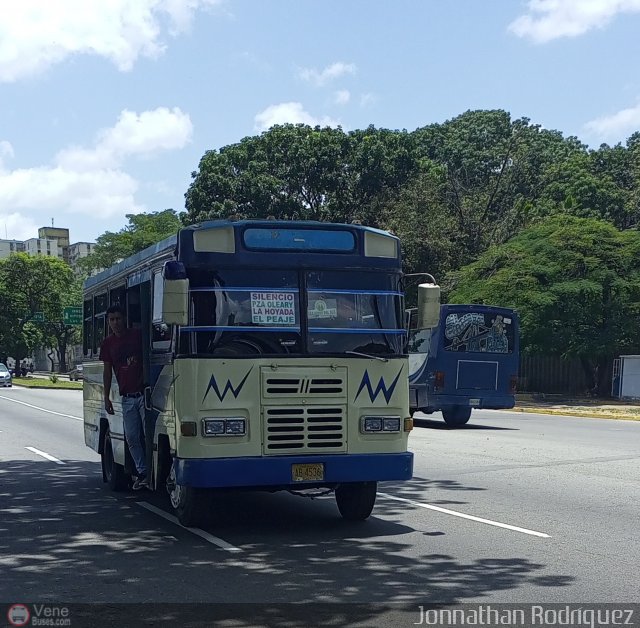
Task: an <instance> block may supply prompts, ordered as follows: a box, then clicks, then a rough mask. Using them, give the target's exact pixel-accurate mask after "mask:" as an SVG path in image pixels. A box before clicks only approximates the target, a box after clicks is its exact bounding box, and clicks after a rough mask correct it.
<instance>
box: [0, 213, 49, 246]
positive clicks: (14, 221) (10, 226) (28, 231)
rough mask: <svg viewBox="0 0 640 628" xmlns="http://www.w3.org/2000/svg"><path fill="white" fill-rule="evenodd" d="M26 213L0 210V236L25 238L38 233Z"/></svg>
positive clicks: (10, 238)
mask: <svg viewBox="0 0 640 628" xmlns="http://www.w3.org/2000/svg"><path fill="white" fill-rule="evenodd" d="M41 226H42V225H41V224H39V223H38V224H36V223H35V222H34V221H33V220H32V219H31V218H30V217H29V216H28V215H24V214H20V213H19V212H12V213H3V212H1V211H0V238H8V239H9V240H27V239H29V238H34V237H35V236H36V234H37V233H38V227H41Z"/></svg>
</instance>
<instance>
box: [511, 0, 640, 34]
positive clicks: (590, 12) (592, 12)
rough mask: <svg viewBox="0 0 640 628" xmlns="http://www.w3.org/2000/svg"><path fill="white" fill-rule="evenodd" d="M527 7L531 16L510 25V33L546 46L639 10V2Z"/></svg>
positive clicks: (566, 1)
mask: <svg viewBox="0 0 640 628" xmlns="http://www.w3.org/2000/svg"><path fill="white" fill-rule="evenodd" d="M528 6H529V13H527V14H526V15H521V16H520V17H518V18H517V19H516V20H514V21H513V22H512V23H511V24H509V30H510V31H512V32H513V33H515V34H516V35H518V36H519V37H528V38H530V39H532V40H533V41H534V42H536V43H545V42H548V41H551V40H552V39H557V38H559V37H577V36H578V35H582V34H584V33H586V32H587V31H589V30H591V29H593V28H603V27H604V26H606V25H607V24H608V23H609V22H610V21H611V20H612V19H613V18H614V17H615V16H616V15H617V14H618V13H633V12H638V11H640V0H529V5H528Z"/></svg>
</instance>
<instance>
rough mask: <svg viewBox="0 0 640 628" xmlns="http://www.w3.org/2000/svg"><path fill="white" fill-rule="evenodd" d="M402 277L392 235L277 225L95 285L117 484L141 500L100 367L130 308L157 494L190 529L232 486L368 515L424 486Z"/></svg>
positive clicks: (178, 242) (92, 421) (151, 257)
mask: <svg viewBox="0 0 640 628" xmlns="http://www.w3.org/2000/svg"><path fill="white" fill-rule="evenodd" d="M402 280H403V277H402V271H401V254H400V243H399V241H398V238H396V237H395V236H393V235H391V234H389V233H387V232H384V231H379V230H376V229H372V228H368V227H363V226H360V225H339V224H327V223H314V222H293V221H291V222H290V221H272V220H268V221H215V222H205V223H202V224H199V225H193V226H190V227H186V228H184V229H182V230H181V231H180V232H179V233H178V234H177V235H176V236H174V237H171V238H168V239H166V240H164V241H162V242H160V243H158V244H157V245H154V246H152V247H150V248H148V249H146V250H144V251H142V252H140V253H138V254H136V255H134V256H132V257H130V258H128V259H126V260H124V261H122V262H120V263H119V264H116V265H115V266H113V267H112V268H110V269H107V270H105V271H103V272H101V273H100V274H98V275H96V276H95V277H91V278H89V279H87V281H86V282H85V286H84V353H85V357H84V382H85V383H84V429H85V441H86V444H87V445H88V446H89V447H91V448H92V449H94V450H96V451H97V452H99V453H100V454H101V457H102V468H103V478H104V480H105V481H106V482H108V484H109V485H110V487H111V488H112V489H114V490H119V489H125V488H127V486H128V483H129V480H130V473H131V471H132V469H133V465H132V462H131V460H130V454H129V453H128V448H127V447H126V446H125V440H124V434H123V424H122V414H121V407H120V403H119V401H120V397H119V396H118V394H117V386H114V389H115V390H114V391H112V399H113V405H114V408H115V414H114V415H107V414H106V413H105V409H104V405H103V402H102V399H103V387H102V363H100V362H99V361H98V359H97V356H98V351H99V348H100V343H101V342H102V340H103V338H104V336H105V333H107V328H106V321H105V311H106V309H107V307H108V306H109V305H112V304H116V303H117V304H120V305H122V306H123V307H124V308H125V310H126V313H127V319H128V324H129V326H136V327H140V329H141V331H142V338H143V343H144V348H145V350H144V375H145V381H146V385H147V388H146V391H145V405H146V414H147V417H146V434H147V436H146V440H147V443H146V445H147V452H148V455H147V460H148V461H152V462H151V464H150V465H149V466H150V477H149V479H150V482H151V488H152V489H154V490H159V491H165V490H167V491H168V493H169V497H170V501H171V505H172V507H173V508H174V509H175V511H176V513H177V516H178V518H179V519H180V521H181V522H182V523H183V524H185V525H193V524H196V523H197V521H198V520H200V519H201V518H202V517H203V516H204V515H206V512H207V510H208V508H209V507H210V506H209V504H210V500H211V498H212V496H213V495H215V490H214V489H222V488H225V489H228V488H235V489H253V490H256V489H264V490H267V491H275V490H296V491H300V490H302V489H314V490H316V489H323V490H324V489H335V496H336V501H337V505H338V508H339V510H340V513H341V514H342V516H343V517H344V518H346V519H350V520H361V519H366V518H367V517H368V516H369V514H370V513H371V511H372V508H373V506H374V502H375V498H376V490H377V482H379V481H382V480H408V479H410V478H411V476H412V464H413V459H412V454H411V453H410V452H408V451H407V437H408V434H409V431H410V430H411V429H412V419H411V418H410V417H411V415H410V414H409V386H408V356H407V352H406V348H407V336H406V330H405V328H404V295H403V292H402ZM424 307H428V306H424ZM148 464H149V463H148Z"/></svg>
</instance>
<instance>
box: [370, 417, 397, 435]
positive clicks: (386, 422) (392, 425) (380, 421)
mask: <svg viewBox="0 0 640 628" xmlns="http://www.w3.org/2000/svg"><path fill="white" fill-rule="evenodd" d="M401 424H402V421H401V418H400V417H399V416H363V417H362V418H361V419H360V431H361V432H362V433H363V434H371V433H374V432H386V433H387V434H389V433H394V432H399V431H400V425H401Z"/></svg>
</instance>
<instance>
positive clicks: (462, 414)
mask: <svg viewBox="0 0 640 628" xmlns="http://www.w3.org/2000/svg"><path fill="white" fill-rule="evenodd" d="M411 320H414V317H412V318H411ZM409 327H410V329H409V389H410V402H409V403H410V406H411V411H412V413H414V412H416V411H421V412H424V413H427V414H432V413H433V412H438V411H440V412H442V416H443V418H444V420H445V422H446V423H447V425H449V426H451V427H459V426H462V425H465V424H466V423H467V422H468V421H469V419H470V418H471V411H472V410H473V409H474V408H484V409H507V408H513V406H514V405H515V393H516V386H517V380H518V367H519V360H520V344H519V341H520V338H519V337H520V333H519V326H518V314H517V312H516V311H515V310H513V309H509V308H504V307H495V306H491V305H441V306H440V319H439V322H438V325H437V326H436V327H433V328H425V327H422V328H418V326H416V325H415V323H411V322H410V324H409Z"/></svg>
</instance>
